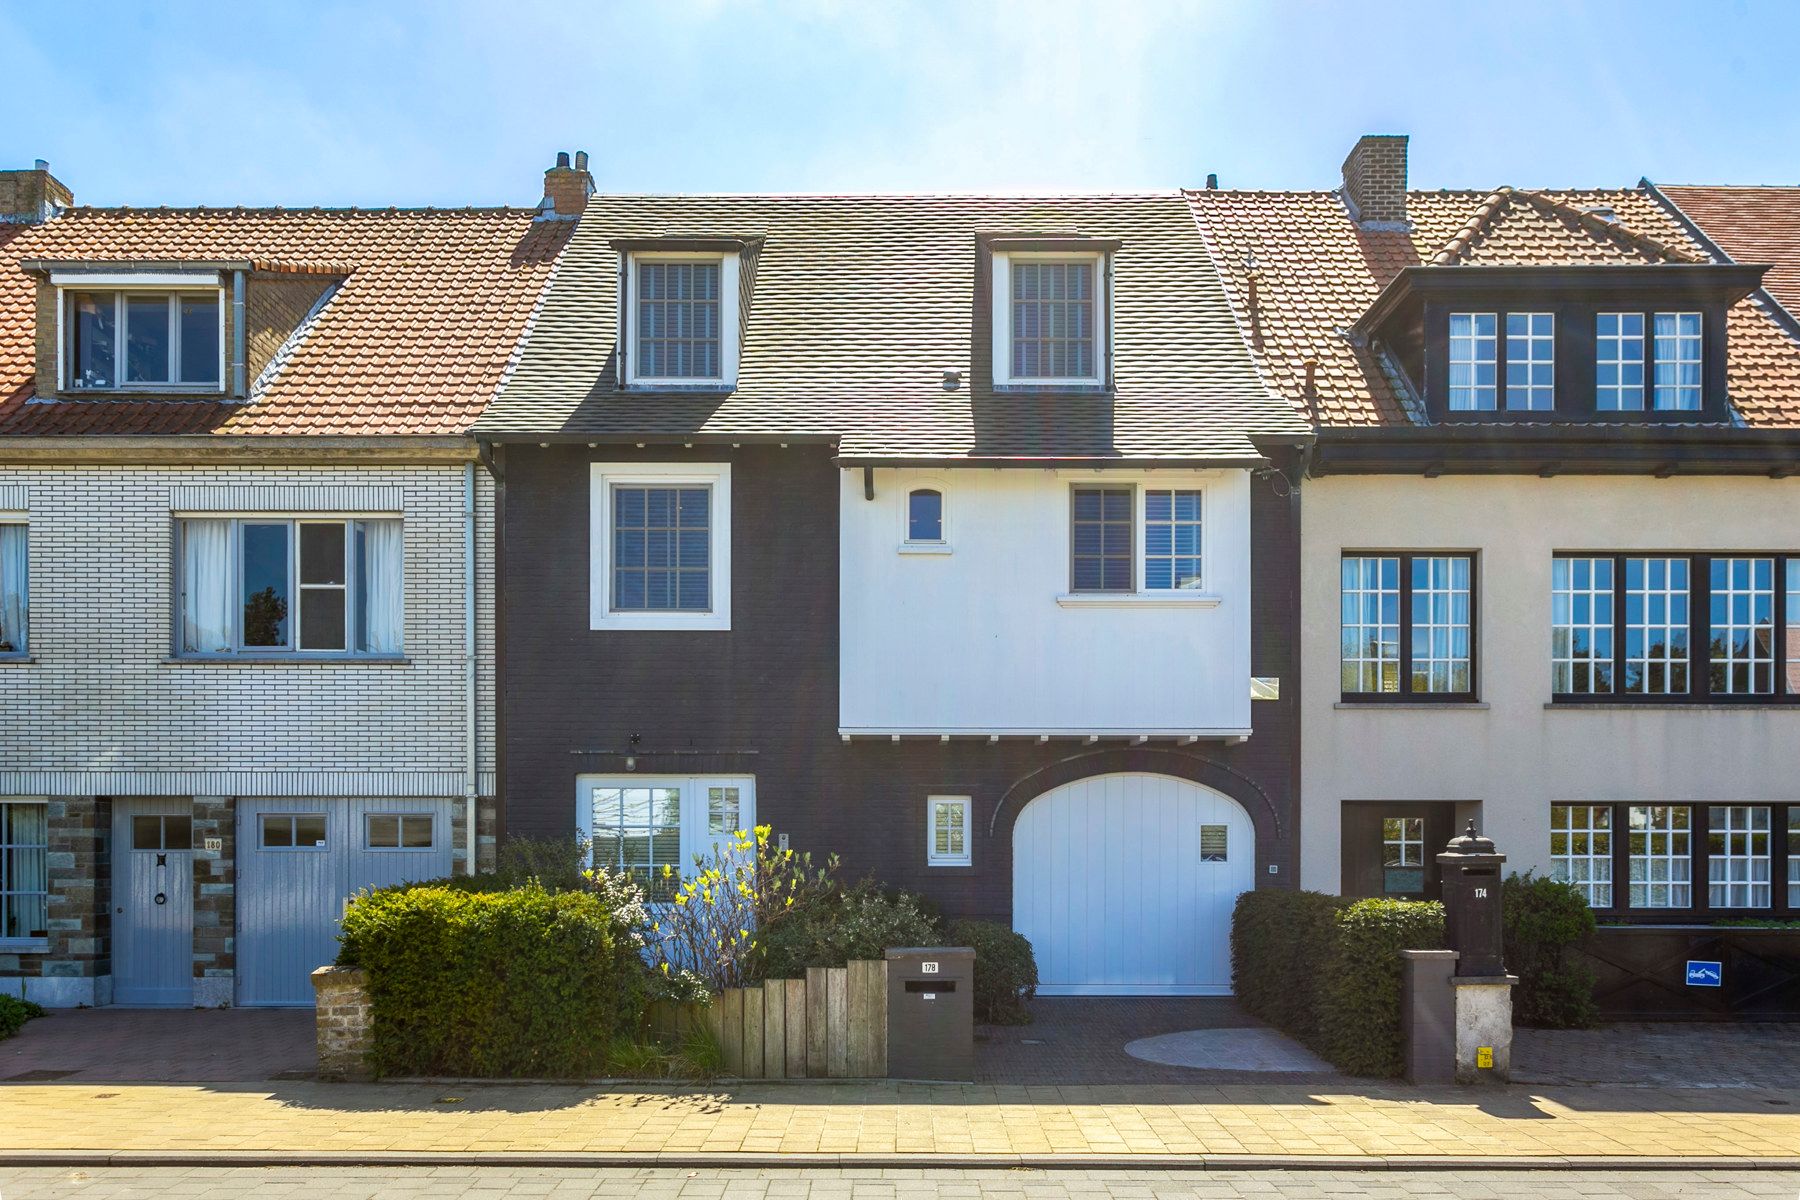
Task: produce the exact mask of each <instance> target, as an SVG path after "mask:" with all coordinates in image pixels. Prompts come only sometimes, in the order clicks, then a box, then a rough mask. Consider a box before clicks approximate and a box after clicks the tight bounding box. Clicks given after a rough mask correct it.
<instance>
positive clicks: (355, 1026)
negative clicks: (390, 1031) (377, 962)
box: [312, 967, 375, 1079]
mask: <svg viewBox="0 0 1800 1200" xmlns="http://www.w3.org/2000/svg"><path fill="white" fill-rule="evenodd" d="M312 982H313V997H314V999H315V1001H316V1002H317V1009H316V1011H315V1013H314V1017H313V1019H314V1028H315V1029H316V1030H317V1038H318V1048H319V1074H320V1075H322V1076H324V1077H325V1078H327V1079H366V1078H368V1076H369V1051H370V1050H371V1049H373V1048H374V1045H375V1017H374V1009H373V1007H372V1006H371V1004H370V1002H369V987H368V983H369V977H368V972H366V971H364V970H363V969H362V968H360V967H320V968H319V969H318V970H316V971H314V972H313V973H312Z"/></svg>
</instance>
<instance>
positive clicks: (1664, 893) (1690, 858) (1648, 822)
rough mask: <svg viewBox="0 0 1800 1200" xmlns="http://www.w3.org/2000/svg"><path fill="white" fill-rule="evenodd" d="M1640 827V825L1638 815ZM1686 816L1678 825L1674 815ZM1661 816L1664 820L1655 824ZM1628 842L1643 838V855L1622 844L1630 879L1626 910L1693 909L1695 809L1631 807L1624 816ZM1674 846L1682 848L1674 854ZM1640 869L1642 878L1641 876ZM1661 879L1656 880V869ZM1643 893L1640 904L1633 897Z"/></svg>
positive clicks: (1686, 806)
mask: <svg viewBox="0 0 1800 1200" xmlns="http://www.w3.org/2000/svg"><path fill="white" fill-rule="evenodd" d="M1639 813H1642V814H1644V816H1643V823H1642V824H1641V825H1640V824H1639V818H1638V814H1639ZM1676 813H1685V814H1686V823H1685V824H1680V823H1678V822H1677V820H1676V817H1675V814H1676ZM1658 815H1660V816H1661V817H1662V818H1663V819H1662V820H1660V821H1658V820H1656V818H1657V816H1658ZM1625 821H1626V830H1625V835H1626V837H1627V839H1631V838H1636V837H1638V836H1640V835H1641V836H1642V837H1643V838H1644V853H1642V854H1638V853H1636V852H1635V851H1634V850H1633V849H1632V847H1631V842H1630V841H1629V840H1627V842H1626V844H1625V852H1626V863H1627V865H1628V869H1629V872H1630V878H1629V879H1628V880H1627V881H1626V890H1625V901H1626V907H1627V908H1631V909H1637V910H1647V909H1659V908H1680V909H1686V908H1692V907H1693V906H1694V809H1693V806H1692V805H1689V804H1634V805H1632V806H1630V807H1629V808H1628V809H1627V810H1626V812H1625ZM1677 845H1680V846H1682V847H1683V848H1682V849H1681V850H1677V849H1676V848H1675V847H1676V846H1677ZM1640 866H1641V874H1642V878H1639V875H1640ZM1658 866H1661V867H1662V868H1663V877H1662V878H1660V879H1659V878H1656V877H1655V876H1656V875H1657V870H1656V868H1657V867H1658ZM1640 888H1641V889H1642V890H1643V897H1644V899H1643V903H1641V904H1640V903H1639V902H1638V900H1637V897H1636V895H1634V893H1636V892H1637V891H1638V890H1639V889H1640Z"/></svg>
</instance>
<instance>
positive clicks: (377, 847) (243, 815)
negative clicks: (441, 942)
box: [236, 798, 452, 1008]
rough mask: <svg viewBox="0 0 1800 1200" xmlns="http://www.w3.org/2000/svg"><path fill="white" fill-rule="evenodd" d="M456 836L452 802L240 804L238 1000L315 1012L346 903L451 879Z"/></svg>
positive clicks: (249, 801)
mask: <svg viewBox="0 0 1800 1200" xmlns="http://www.w3.org/2000/svg"><path fill="white" fill-rule="evenodd" d="M450 840H451V839H450V801H447V800H411V799H400V800H388V799H379V800H377V799H353V800H335V799H334V800H321V799H301V800H285V799H284V800H271V799H249V798H246V799H241V800H239V801H238V822H237V941H236V949H237V1002H238V1004H240V1005H242V1006H244V1007H269V1008H286V1007H307V1006H310V1005H311V1004H312V1002H313V990H312V972H313V968H315V967H323V966H326V965H328V964H330V963H331V962H332V961H333V960H335V959H336V958H337V951H338V943H337V935H338V922H339V920H340V919H341V918H342V917H343V914H344V901H345V900H346V899H348V898H349V897H350V896H353V895H355V894H356V893H357V892H358V891H361V890H362V889H363V888H366V887H386V886H387V885H389V884H394V883H406V882H409V881H413V880H421V879H441V878H443V877H444V876H446V875H448V874H450V865H451V861H452V856H451V845H450Z"/></svg>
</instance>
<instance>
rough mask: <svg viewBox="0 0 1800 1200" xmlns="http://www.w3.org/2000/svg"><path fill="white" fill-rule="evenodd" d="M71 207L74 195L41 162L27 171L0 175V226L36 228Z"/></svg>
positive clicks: (73, 202) (8, 172)
mask: <svg viewBox="0 0 1800 1200" xmlns="http://www.w3.org/2000/svg"><path fill="white" fill-rule="evenodd" d="M74 204H75V193H73V192H71V191H70V190H69V189H68V188H67V187H65V186H64V185H63V182H62V180H60V179H58V178H57V177H56V176H54V175H52V174H51V173H50V164H49V163H47V162H45V161H44V160H43V159H41V158H40V159H38V160H37V161H36V162H35V163H33V164H32V166H31V169H30V170H29V171H0V222H7V223H9V224H23V225H38V224H41V223H43V222H45V221H48V220H49V219H50V218H51V217H54V216H55V215H56V214H57V212H58V211H60V210H62V209H65V208H72V207H74Z"/></svg>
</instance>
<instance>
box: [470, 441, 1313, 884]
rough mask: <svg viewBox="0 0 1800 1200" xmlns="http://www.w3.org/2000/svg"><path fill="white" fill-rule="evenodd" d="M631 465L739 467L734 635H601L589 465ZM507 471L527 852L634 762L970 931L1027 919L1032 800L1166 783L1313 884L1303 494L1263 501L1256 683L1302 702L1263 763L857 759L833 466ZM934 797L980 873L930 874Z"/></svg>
mask: <svg viewBox="0 0 1800 1200" xmlns="http://www.w3.org/2000/svg"><path fill="white" fill-rule="evenodd" d="M627 457H629V458H630V459H631V460H637V461H705V462H718V461H727V460H728V461H730V462H731V464H732V517H731V523H732V529H731V537H732V563H733V572H732V587H733V591H732V628H731V629H730V631H728V632H705V631H691V632H661V631H616V630H609V631H604V632H596V631H592V630H590V629H589V628H588V612H589V609H588V600H589V596H588V536H589V530H588V499H589V492H588V489H589V464H590V463H592V462H596V461H617V460H619V459H621V458H627ZM500 466H501V470H502V474H503V479H502V485H501V509H500V522H501V529H500V539H499V540H500V550H499V554H500V560H499V569H500V584H499V586H500V596H501V611H502V614H503V616H502V621H501V631H500V639H501V650H500V688H499V691H500V706H501V714H500V716H501V722H500V727H501V743H500V753H501V762H500V765H501V792H502V796H503V801H504V812H505V832H506V834H508V835H510V836H527V837H557V836H565V835H567V834H568V833H569V832H570V831H571V829H572V826H573V821H574V816H573V814H574V804H575V779H576V776H577V775H580V774H588V773H605V774H625V773H627V758H630V759H632V760H634V761H635V770H636V772H637V773H640V774H682V775H704V774H709V773H718V774H741V775H754V776H755V777H756V799H757V816H758V819H759V820H760V821H763V822H767V823H770V824H773V825H774V826H775V828H776V829H777V830H778V831H783V832H787V833H789V834H790V835H791V837H792V844H793V847H794V848H795V849H797V850H802V849H803V850H811V851H814V852H815V854H824V853H828V852H836V853H838V854H839V855H840V856H841V857H842V859H843V864H844V874H845V875H846V876H849V877H856V876H860V875H863V874H866V873H872V874H874V875H875V876H877V877H878V878H880V879H881V880H882V881H884V882H885V883H888V884H891V885H896V886H902V887H907V888H911V889H915V890H918V891H920V892H923V893H925V894H926V895H928V896H930V897H931V898H932V899H933V900H935V901H936V902H938V903H939V904H940V905H941V906H942V907H943V908H944V910H945V911H946V912H947V913H950V914H953V915H970V916H987V917H993V918H995V919H999V920H1009V919H1010V916H1011V907H1012V823H1013V820H1014V819H1015V817H1016V816H1017V814H1018V811H1019V810H1020V808H1022V807H1023V805H1024V804H1025V802H1026V801H1028V800H1030V799H1031V798H1032V797H1033V796H1035V795H1037V794H1038V793H1040V792H1043V791H1046V790H1048V789H1050V788H1052V787H1055V786H1057V785H1059V784H1062V783H1066V782H1069V781H1071V780H1073V779H1077V778H1081V777H1084V776H1088V775H1096V774H1104V773H1107V772H1113V771H1132V770H1137V771H1158V772H1162V773H1165V774H1171V775H1178V776H1184V777H1187V778H1191V779H1194V780H1196V781H1198V782H1201V783H1204V784H1207V785H1208V786H1211V787H1214V788H1216V789H1218V790H1221V791H1224V792H1226V793H1228V794H1230V795H1232V796H1234V797H1235V798H1236V799H1237V800H1238V801H1239V802H1240V803H1242V804H1243V806H1244V807H1245V809H1246V810H1247V811H1248V812H1249V813H1250V814H1251V816H1252V817H1253V818H1254V820H1255V822H1256V827H1257V857H1258V864H1257V879H1258V882H1259V883H1262V884H1265V885H1267V884H1275V885H1286V884H1290V883H1292V882H1293V875H1294V870H1295V868H1294V862H1295V858H1294V848H1295V846H1296V844H1297V843H1296V835H1297V833H1298V830H1297V820H1298V803H1297V782H1296V780H1297V763H1298V760H1297V738H1298V736H1299V733H1298V716H1297V714H1298V699H1299V694H1298V663H1297V661H1296V660H1295V657H1294V640H1295V639H1294V637H1293V631H1294V629H1295V627H1296V621H1297V612H1298V609H1297V591H1298V560H1297V555H1298V528H1297V522H1298V498H1297V496H1295V495H1292V494H1290V488H1289V486H1288V485H1287V483H1286V481H1285V480H1283V479H1280V478H1275V479H1259V480H1258V481H1257V482H1256V483H1255V485H1254V489H1253V492H1254V494H1253V501H1252V524H1253V531H1252V532H1253V545H1254V550H1253V555H1254V558H1253V564H1252V577H1253V584H1252V586H1253V591H1254V604H1255V613H1254V621H1253V627H1254V633H1253V639H1254V645H1253V647H1252V671H1253V673H1254V674H1256V675H1262V676H1276V677H1279V678H1280V679H1281V699H1280V700H1278V701H1267V702H1259V703H1257V704H1256V705H1255V706H1254V722H1255V735H1254V736H1253V737H1252V738H1251V739H1250V740H1249V741H1248V742H1247V743H1245V744H1242V745H1237V746H1224V745H1219V744H1217V743H1210V744H1209V743H1196V744H1195V745H1193V746H1187V747H1182V746H1177V745H1174V744H1171V743H1167V742H1162V743H1154V744H1150V745H1145V746H1131V745H1129V744H1127V743H1126V742H1125V741H1123V740H1103V741H1101V742H1100V743H1098V744H1096V745H1092V746H1089V745H1085V744H1083V743H1081V742H1079V741H1075V740H1058V741H1052V742H1050V743H1047V744H1039V743H1037V742H1036V741H1035V740H1024V739H1018V740H1003V741H1001V742H1000V743H998V744H995V745H990V744H988V743H987V742H986V741H985V740H975V739H958V740H955V741H952V742H950V743H948V744H940V743H939V742H937V741H936V740H934V739H924V738H917V739H906V740H904V741H902V742H899V743H890V742H885V741H877V740H873V739H867V740H858V741H855V742H853V743H851V744H849V745H846V744H844V743H843V742H842V741H841V739H840V738H839V737H838V734H837V716H838V659H837V648H838V554H837V548H838V496H839V492H838V487H839V480H838V468H837V467H836V466H834V465H833V463H832V461H831V454H830V451H829V450H827V449H826V448H824V447H820V446H800V445H795V446H792V447H790V448H787V449H781V448H778V447H773V446H766V447H744V448H742V449H739V450H728V449H725V448H708V449H695V450H690V451H683V450H665V449H650V450H633V449H629V448H619V447H606V448H599V449H592V450H590V449H587V448H585V447H582V448H575V447H567V446H563V447H556V448H550V449H541V448H538V447H536V446H526V445H508V446H505V447H502V448H501V451H500ZM777 583H778V586H777ZM1245 686H1246V687H1247V686H1248V681H1246V683H1245ZM934 793H954V794H967V795H969V796H971V797H973V800H974V810H975V811H974V816H975V820H974V826H975V828H974V838H973V842H972V849H973V857H974V863H975V865H974V866H973V867H970V868H942V867H939V868H928V867H927V866H926V865H925V802H926V796H927V795H930V794H934ZM1271 866H1274V867H1276V868H1278V873H1277V874H1275V875H1270V874H1269V868H1270V867H1271Z"/></svg>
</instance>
